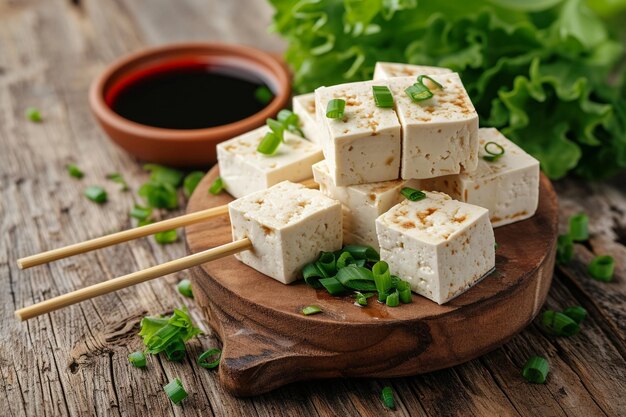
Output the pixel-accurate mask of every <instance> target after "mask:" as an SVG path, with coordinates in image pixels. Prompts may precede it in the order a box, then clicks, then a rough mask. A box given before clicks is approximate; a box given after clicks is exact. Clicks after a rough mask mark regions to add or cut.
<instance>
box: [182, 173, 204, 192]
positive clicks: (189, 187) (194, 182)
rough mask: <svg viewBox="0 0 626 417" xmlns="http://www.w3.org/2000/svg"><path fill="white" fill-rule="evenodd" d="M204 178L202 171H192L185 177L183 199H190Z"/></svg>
mask: <svg viewBox="0 0 626 417" xmlns="http://www.w3.org/2000/svg"><path fill="white" fill-rule="evenodd" d="M202 178H204V172H202V171H192V172H190V173H189V174H187V176H186V177H185V179H184V181H183V192H184V193H185V197H187V198H189V197H191V194H193V192H194V191H195V189H196V187H197V186H198V184H200V181H202Z"/></svg>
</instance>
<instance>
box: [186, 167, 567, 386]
mask: <svg viewBox="0 0 626 417" xmlns="http://www.w3.org/2000/svg"><path fill="white" fill-rule="evenodd" d="M217 176H218V170H217V168H213V169H212V170H211V171H210V172H209V173H208V174H207V175H206V176H205V178H204V179H203V180H202V182H201V183H200V184H199V186H198V187H197V188H196V192H195V193H194V194H193V196H192V197H191V199H190V201H189V205H188V208H187V211H188V212H194V211H198V210H201V209H205V208H209V207H214V206H217V205H221V204H226V203H228V202H230V201H232V197H230V196H229V195H228V194H226V193H223V194H221V195H219V196H213V195H211V194H209V193H207V191H206V190H207V188H208V187H209V186H210V184H211V183H212V182H213V181H214V179H215V178H216V177H217ZM557 216H558V212H557V200H556V194H555V192H554V190H553V188H552V185H551V184H550V181H549V180H548V179H547V178H546V177H544V176H542V178H541V190H540V197H539V208H538V210H537V214H536V215H535V216H534V217H532V218H530V219H528V220H525V221H522V222H519V223H514V224H511V225H508V226H504V227H500V228H497V229H496V230H495V234H496V241H497V242H498V245H499V247H498V250H497V253H496V271H495V272H494V273H492V274H491V275H489V276H487V277H486V278H485V279H483V280H482V281H481V282H480V283H478V284H477V285H475V286H474V287H473V288H471V289H470V290H468V291H467V292H466V293H464V294H462V295H461V296H459V297H457V298H455V299H454V300H452V301H450V302H449V303H447V304H445V305H443V306H440V305H437V304H436V303H434V302H432V301H430V300H428V299H426V298H423V297H420V296H417V295H415V294H414V295H413V302H412V303H411V304H406V305H401V306H400V307H396V308H389V307H387V306H385V305H382V304H379V303H377V302H370V305H369V306H368V307H365V308H360V307H357V306H355V305H354V304H353V301H354V300H353V299H352V298H350V297H348V296H346V297H332V296H330V295H328V294H327V293H326V292H325V291H324V290H315V289H313V288H311V287H309V286H307V285H306V284H304V282H298V283H296V284H291V285H284V284H282V283H280V282H278V281H275V280H273V279H271V278H269V277H267V276H265V275H263V274H261V273H259V272H257V271H256V270H254V269H252V268H250V267H248V266H246V265H244V264H242V263H240V262H239V261H237V260H236V259H235V258H234V256H229V257H227V258H224V259H221V260H218V261H214V262H211V263H207V264H204V265H202V266H201V267H197V268H194V269H193V273H192V275H193V290H194V296H195V298H196V300H197V302H198V304H199V305H200V306H201V307H202V308H203V310H204V311H205V313H206V315H207V318H208V321H209V324H210V325H211V326H212V327H213V329H214V330H215V331H216V332H217V333H218V335H219V337H220V338H221V340H222V342H223V345H224V346H223V352H222V361H221V364H220V368H219V375H220V379H221V381H222V383H223V384H224V385H225V386H226V387H227V389H228V390H229V391H231V392H232V393H233V394H235V395H240V396H248V395H256V394H261V393H264V392H267V391H270V390H272V389H275V388H277V387H280V386H282V385H284V384H287V383H290V382H293V381H298V380H305V379H313V378H330V377H397V376H408V375H415V374H419V373H424V372H430V371H434V370H437V369H442V368H447V367H450V366H453V365H456V364H459V363H462V362H466V361H468V360H470V359H473V358H476V357H478V356H480V355H483V354H485V353H487V352H489V351H491V350H493V349H495V348H496V347H498V346H500V345H502V344H503V343H505V342H506V341H507V340H508V339H510V338H511V337H512V336H513V335H515V334H516V333H518V332H519V331H521V330H522V329H523V328H524V327H525V326H527V325H528V324H529V323H530V322H531V320H532V319H533V318H534V317H535V315H536V314H537V313H538V312H539V309H540V308H541V305H542V304H543V302H544V301H545V298H546V296H547V293H548V289H549V287H550V282H551V280H552V271H553V268H554V258H555V250H556V236H557V220H558V218H557ZM186 239H187V245H188V248H189V251H190V252H192V253H195V252H199V251H202V250H205V249H208V248H211V247H215V246H218V245H221V244H224V243H227V242H230V241H231V231H230V222H229V219H228V216H223V217H222V218H216V219H213V220H211V221H208V222H205V223H200V224H196V225H192V226H189V227H187V228H186ZM310 304H315V305H318V306H320V307H321V308H322V310H323V313H322V314H317V315H313V316H304V315H302V314H301V313H300V310H301V309H302V308H303V307H304V306H307V305H310Z"/></svg>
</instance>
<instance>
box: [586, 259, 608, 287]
mask: <svg viewBox="0 0 626 417" xmlns="http://www.w3.org/2000/svg"><path fill="white" fill-rule="evenodd" d="M587 270H588V271H589V275H591V276H592V277H593V278H594V279H597V280H598V281H603V282H609V281H611V280H612V279H613V273H614V272H615V260H614V259H613V257H612V256H608V255H603V256H596V257H595V258H594V259H593V260H592V261H591V263H590V264H589V267H588V268H587Z"/></svg>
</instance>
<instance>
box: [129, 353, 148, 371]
mask: <svg viewBox="0 0 626 417" xmlns="http://www.w3.org/2000/svg"><path fill="white" fill-rule="evenodd" d="M128 362H130V363H131V364H132V365H133V366H134V367H135V368H144V367H145V366H146V355H144V354H143V352H133V353H131V354H130V355H128Z"/></svg>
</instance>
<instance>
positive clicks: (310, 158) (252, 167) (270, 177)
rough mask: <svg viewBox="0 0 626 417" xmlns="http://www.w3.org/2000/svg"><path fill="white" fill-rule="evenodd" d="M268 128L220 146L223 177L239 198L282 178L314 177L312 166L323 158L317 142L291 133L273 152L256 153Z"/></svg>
mask: <svg viewBox="0 0 626 417" xmlns="http://www.w3.org/2000/svg"><path fill="white" fill-rule="evenodd" d="M269 131H270V130H269V128H268V127H267V126H263V127H260V128H258V129H255V130H253V131H251V132H248V133H244V134H243V135H241V136H237V137H235V138H233V139H230V140H227V141H226V142H222V143H220V144H219V145H217V160H218V163H219V167H220V176H221V177H222V180H223V181H224V187H225V188H226V191H228V192H229V193H230V194H231V195H232V196H233V197H235V198H240V197H243V196H244V195H247V194H250V193H253V192H255V191H260V190H264V189H266V188H268V187H271V186H272V185H274V184H278V183H279V182H281V181H287V180H288V181H293V182H299V181H303V180H306V179H308V178H311V176H312V175H313V174H312V172H311V166H312V165H313V164H314V163H316V162H318V161H321V160H322V159H323V155H322V151H321V149H320V148H319V146H318V145H316V144H314V143H311V142H309V141H308V140H305V139H303V138H301V137H299V136H297V135H294V134H292V133H290V132H285V136H284V138H285V140H284V142H283V143H281V144H280V146H279V147H278V150H277V151H276V153H275V154H274V155H264V154H262V153H259V152H257V150H256V148H257V146H259V143H260V142H261V140H262V139H263V137H264V136H265V134H266V133H267V132H269Z"/></svg>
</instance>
